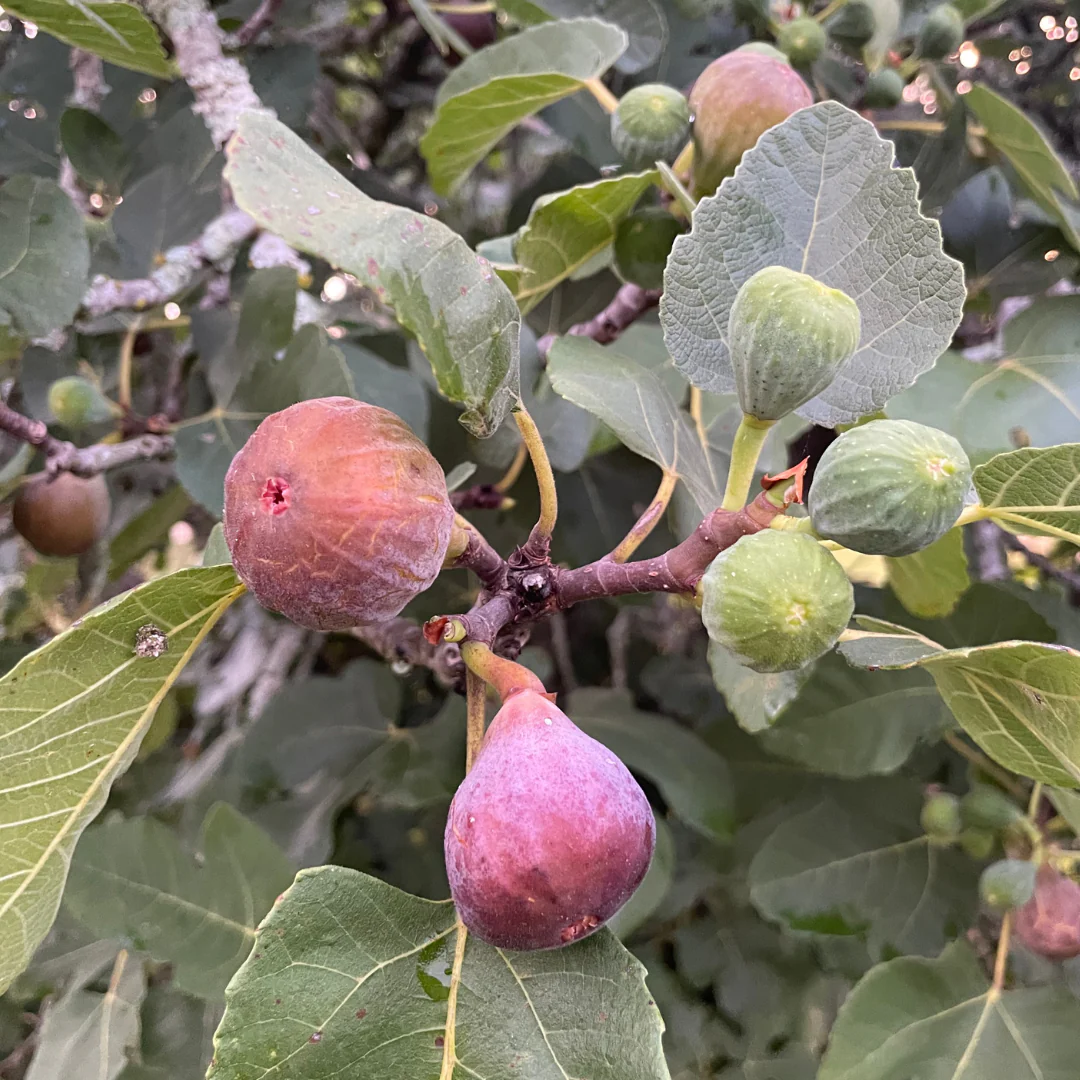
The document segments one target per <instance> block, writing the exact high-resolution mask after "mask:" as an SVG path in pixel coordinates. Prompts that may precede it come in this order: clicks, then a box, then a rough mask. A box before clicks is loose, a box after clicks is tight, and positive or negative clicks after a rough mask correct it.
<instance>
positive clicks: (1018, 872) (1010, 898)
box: [979, 859, 1035, 911]
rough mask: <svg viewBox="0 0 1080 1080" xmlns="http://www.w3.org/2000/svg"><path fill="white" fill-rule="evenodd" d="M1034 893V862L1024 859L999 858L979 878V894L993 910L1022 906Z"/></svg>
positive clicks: (1006, 909) (1005, 909)
mask: <svg viewBox="0 0 1080 1080" xmlns="http://www.w3.org/2000/svg"><path fill="white" fill-rule="evenodd" d="M1034 894H1035V864H1034V863H1030V862H1028V861H1027V860H1026V859H1000V860H998V862H995V863H991V864H990V865H989V866H988V867H987V868H986V869H985V870H984V871H983V872H982V876H981V877H980V878H979V896H980V897H981V899H982V902H983V903H984V904H986V906H987V907H991V908H993V909H994V910H995V911H1011V910H1012V909H1013V908H1018V907H1023V906H1024V904H1026V903H1027V902H1028V901H1029V900H1030V899H1031V898H1032V896H1033V895H1034Z"/></svg>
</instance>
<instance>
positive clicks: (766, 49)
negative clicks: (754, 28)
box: [735, 41, 790, 67]
mask: <svg viewBox="0 0 1080 1080" xmlns="http://www.w3.org/2000/svg"><path fill="white" fill-rule="evenodd" d="M735 51H736V52H752V53H760V54H761V55H762V56H771V57H772V58H773V59H774V60H779V61H780V63H782V64H787V63H788V58H787V57H786V56H785V55H784V54H783V53H782V52H781V51H780V50H779V49H778V48H777V47H776V46H775V45H770V44H769V43H768V42H767V41H748V42H747V43H746V44H745V45H740V46H739V47H738V48H737V49H736V50H735ZM788 66H789V67H790V64H789V65H788Z"/></svg>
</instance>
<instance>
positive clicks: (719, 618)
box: [698, 529, 854, 671]
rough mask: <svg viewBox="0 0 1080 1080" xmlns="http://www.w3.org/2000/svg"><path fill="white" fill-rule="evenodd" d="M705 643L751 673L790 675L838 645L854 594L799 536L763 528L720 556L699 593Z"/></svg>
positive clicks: (825, 555) (832, 564)
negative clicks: (720, 648)
mask: <svg viewBox="0 0 1080 1080" xmlns="http://www.w3.org/2000/svg"><path fill="white" fill-rule="evenodd" d="M698 591H699V595H700V596H701V619H702V622H704V623H705V628H706V629H707V630H708V631H709V637H711V638H712V640H713V641H715V642H717V643H718V644H720V645H723V646H724V648H725V649H727V650H728V651H729V652H731V653H733V654H734V655H735V657H736V658H737V659H738V660H739V662H740V663H741V664H743V665H745V666H746V667H749V668H752V669H753V670H754V671H794V670H796V669H798V668H801V667H804V666H805V665H806V664H808V663H810V661H811V660H816V659H817V658H818V657H819V656H821V655H822V654H823V653H825V652H827V651H828V650H829V649H831V648H832V647H833V645H835V644H836V641H837V638H839V637H840V635H841V633H843V631H844V628H845V627H846V626H847V624H848V620H849V619H850V618H851V613H852V611H853V609H854V594H853V592H852V588H851V582H850V581H849V580H848V577H847V574H846V573H845V572H844V569H843V567H842V566H841V565H840V564H839V563H838V562H837V561H836V559H834V558H833V557H832V555H831V554H829V552H827V551H826V550H825V549H824V548H823V547H822V546H821V545H820V544H819V543H817V542H816V541H815V540H813V539H811V538H810V537H809V536H806V535H805V534H802V533H793V532H780V531H777V530H772V529H766V530H764V531H763V532H759V533H755V534H753V535H752V536H743V537H741V538H740V539H739V540H737V541H736V542H735V543H734V544H732V545H731V547H729V548H727V549H725V550H724V551H721V552H720V554H719V555H717V557H716V558H715V559H713V561H712V563H711V564H710V565H709V569H708V570H706V571H705V576H704V577H703V578H702V579H701V583H700V585H699V587H698Z"/></svg>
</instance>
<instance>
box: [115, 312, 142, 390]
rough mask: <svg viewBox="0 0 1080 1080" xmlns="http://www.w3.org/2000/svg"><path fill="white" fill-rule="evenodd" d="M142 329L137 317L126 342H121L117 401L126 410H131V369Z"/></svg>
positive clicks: (129, 329) (127, 332)
mask: <svg viewBox="0 0 1080 1080" xmlns="http://www.w3.org/2000/svg"><path fill="white" fill-rule="evenodd" d="M141 327H142V319H141V318H139V317H138V316H136V317H135V319H134V321H133V322H132V324H131V325H130V326H129V327H128V328H127V331H126V332H125V334H124V340H123V341H122V342H120V365H119V366H120V371H119V376H118V377H119V383H120V385H119V387H118V389H117V399H118V401H119V403H120V405H121V407H122V408H124V409H130V408H131V367H132V360H133V358H134V356H135V339H136V338H137V337H138V336H139V331H140V329H141Z"/></svg>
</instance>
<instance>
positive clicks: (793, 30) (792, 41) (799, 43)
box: [776, 15, 826, 67]
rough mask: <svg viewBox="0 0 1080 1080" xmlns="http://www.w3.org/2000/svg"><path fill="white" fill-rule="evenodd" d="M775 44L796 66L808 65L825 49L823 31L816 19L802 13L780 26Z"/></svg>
mask: <svg viewBox="0 0 1080 1080" xmlns="http://www.w3.org/2000/svg"><path fill="white" fill-rule="evenodd" d="M776 44H777V45H779V46H780V51H781V52H782V53H783V54H784V55H785V56H786V57H787V58H788V59H789V60H790V61H791V62H792V63H793V64H795V65H796V67H809V66H810V65H811V64H812V63H813V62H814V61H815V60H816V59H817V58H818V57H819V56H820V55H821V54H822V53H823V52H824V51H825V45H826V40H825V31H824V29H822V26H821V24H820V23H819V22H818V21H817V20H816V19H812V18H811V17H810V16H809V15H803V16H801V17H800V18H798V19H792V20H791V22H787V23H784V25H783V26H781V27H780V32H779V33H778V34H777V35H776Z"/></svg>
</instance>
